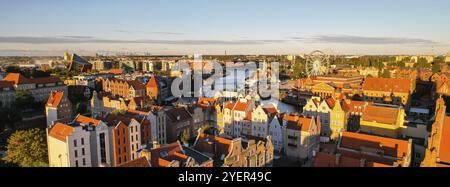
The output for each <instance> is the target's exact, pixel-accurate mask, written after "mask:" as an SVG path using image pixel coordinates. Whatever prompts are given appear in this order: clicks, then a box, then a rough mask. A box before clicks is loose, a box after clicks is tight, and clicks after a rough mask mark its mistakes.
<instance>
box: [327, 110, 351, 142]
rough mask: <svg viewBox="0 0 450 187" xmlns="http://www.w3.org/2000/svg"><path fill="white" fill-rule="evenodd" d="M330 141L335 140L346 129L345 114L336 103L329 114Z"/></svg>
mask: <svg viewBox="0 0 450 187" xmlns="http://www.w3.org/2000/svg"><path fill="white" fill-rule="evenodd" d="M330 129H331V139H336V138H337V137H339V134H340V133H341V132H343V131H345V129H347V113H346V112H345V111H344V110H343V109H342V106H341V103H340V102H339V101H336V103H335V104H334V107H333V109H332V110H331V114H330Z"/></svg>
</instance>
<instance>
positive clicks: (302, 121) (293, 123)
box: [286, 116, 312, 132]
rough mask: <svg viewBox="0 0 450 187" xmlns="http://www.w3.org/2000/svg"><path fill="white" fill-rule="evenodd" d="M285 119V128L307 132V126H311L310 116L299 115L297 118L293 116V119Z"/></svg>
mask: <svg viewBox="0 0 450 187" xmlns="http://www.w3.org/2000/svg"><path fill="white" fill-rule="evenodd" d="M286 121H288V124H287V126H286V128H287V129H292V130H297V131H303V132H308V131H309V128H310V127H311V123H312V118H311V117H305V116H299V117H298V118H293V120H292V119H289V120H286Z"/></svg>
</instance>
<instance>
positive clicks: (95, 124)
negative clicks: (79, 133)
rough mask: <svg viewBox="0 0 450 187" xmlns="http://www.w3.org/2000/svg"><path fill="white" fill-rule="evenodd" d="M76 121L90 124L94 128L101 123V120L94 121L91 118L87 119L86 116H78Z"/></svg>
mask: <svg viewBox="0 0 450 187" xmlns="http://www.w3.org/2000/svg"><path fill="white" fill-rule="evenodd" d="M74 121H75V122H77V123H88V124H90V125H93V126H97V125H99V124H100V122H101V121H100V120H97V119H93V118H90V117H86V116H83V115H78V116H77V117H76V118H75V119H74Z"/></svg>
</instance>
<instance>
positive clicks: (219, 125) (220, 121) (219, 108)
mask: <svg viewBox="0 0 450 187" xmlns="http://www.w3.org/2000/svg"><path fill="white" fill-rule="evenodd" d="M216 128H217V131H218V132H217V133H219V135H220V134H223V133H224V123H223V110H222V106H221V105H220V104H219V103H217V104H216Z"/></svg>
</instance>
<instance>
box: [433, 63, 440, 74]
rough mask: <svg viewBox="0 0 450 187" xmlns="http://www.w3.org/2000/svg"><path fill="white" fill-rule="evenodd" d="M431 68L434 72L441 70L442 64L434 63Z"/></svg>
mask: <svg viewBox="0 0 450 187" xmlns="http://www.w3.org/2000/svg"><path fill="white" fill-rule="evenodd" d="M431 69H432V70H433V73H437V72H439V71H440V70H441V64H440V63H434V64H433V66H432V67H431Z"/></svg>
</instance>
